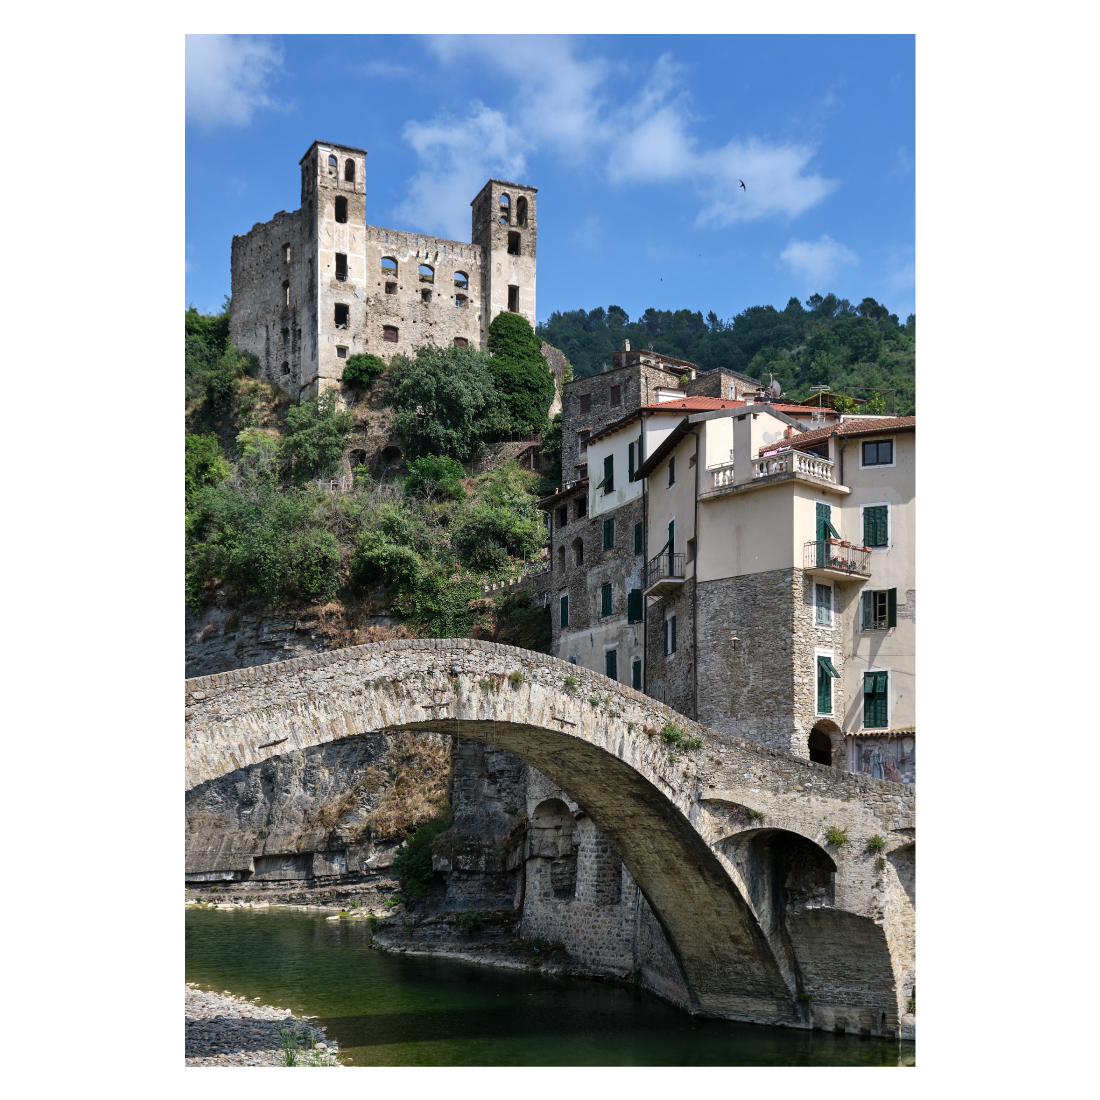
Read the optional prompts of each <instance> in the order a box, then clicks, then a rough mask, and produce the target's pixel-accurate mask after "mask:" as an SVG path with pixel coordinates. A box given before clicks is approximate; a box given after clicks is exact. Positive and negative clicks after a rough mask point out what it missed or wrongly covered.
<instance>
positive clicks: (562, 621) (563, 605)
mask: <svg viewBox="0 0 1100 1100" xmlns="http://www.w3.org/2000/svg"><path fill="white" fill-rule="evenodd" d="M558 625H559V626H561V627H562V628H563V629H564V628H565V627H567V626H568V625H569V597H568V596H562V598H561V599H560V600H559V601H558Z"/></svg>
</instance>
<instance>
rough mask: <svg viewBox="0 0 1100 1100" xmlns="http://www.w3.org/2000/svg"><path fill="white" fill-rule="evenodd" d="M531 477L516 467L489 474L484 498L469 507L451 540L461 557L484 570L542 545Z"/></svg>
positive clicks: (477, 568) (483, 490) (531, 551)
mask: <svg viewBox="0 0 1100 1100" xmlns="http://www.w3.org/2000/svg"><path fill="white" fill-rule="evenodd" d="M528 484H529V482H528V480H527V479H525V478H524V476H523V474H522V472H521V471H520V470H519V469H518V467H515V466H504V467H502V468H501V469H500V470H497V471H495V472H494V473H492V474H490V475H488V477H487V478H486V479H485V481H484V483H483V484H482V486H481V495H480V499H479V500H478V501H477V502H476V503H474V504H472V505H471V506H470V507H469V508H467V509H466V511H465V513H464V515H463V517H462V519H461V520H460V521H459V524H458V526H457V528H456V530H455V532H454V534H453V535H452V538H451V541H452V544H453V545H454V547H455V549H456V550H457V551H458V554H459V557H460V558H461V559H462V560H463V561H464V562H466V563H467V564H468V565H469V566H471V568H473V569H476V570H478V571H480V572H492V571H494V570H498V569H500V567H501V566H502V565H503V564H504V562H505V561H506V560H507V558H508V557H523V556H524V555H525V554H533V553H534V552H535V551H536V550H538V549H539V548H540V547H541V546H542V542H543V533H542V524H541V523H540V522H539V513H538V509H537V508H536V507H535V498H534V497H533V496H531V495H530V493H529V492H528Z"/></svg>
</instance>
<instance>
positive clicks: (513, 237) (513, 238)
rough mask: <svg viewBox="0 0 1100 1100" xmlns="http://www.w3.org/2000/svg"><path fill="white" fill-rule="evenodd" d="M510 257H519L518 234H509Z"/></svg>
mask: <svg viewBox="0 0 1100 1100" xmlns="http://www.w3.org/2000/svg"><path fill="white" fill-rule="evenodd" d="M508 255H509V256H518V255H519V234H518V233H509V234H508ZM508 308H509V309H511V308H512V307H511V306H509V307H508Z"/></svg>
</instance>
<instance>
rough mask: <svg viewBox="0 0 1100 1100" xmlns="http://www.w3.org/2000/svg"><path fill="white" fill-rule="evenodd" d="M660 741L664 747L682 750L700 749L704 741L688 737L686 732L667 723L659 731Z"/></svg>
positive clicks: (671, 723) (673, 724) (672, 723)
mask: <svg viewBox="0 0 1100 1100" xmlns="http://www.w3.org/2000/svg"><path fill="white" fill-rule="evenodd" d="M661 740H662V741H663V742H664V743H665V744H666V745H676V746H679V747H680V748H682V749H686V750H689V751H690V750H691V749H701V748H702V747H703V744H704V741H703V739H702V738H701V737H689V736H688V732H687V730H685V729H684V728H683V727H682V726H678V725H676V723H675V722H672V721H668V722H666V723H665V724H664V726H663V728H662V729H661Z"/></svg>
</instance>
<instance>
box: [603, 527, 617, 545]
mask: <svg viewBox="0 0 1100 1100" xmlns="http://www.w3.org/2000/svg"><path fill="white" fill-rule="evenodd" d="M603 548H604V549H605V550H614V549H615V521H614V520H613V519H605V520H604V521H603Z"/></svg>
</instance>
